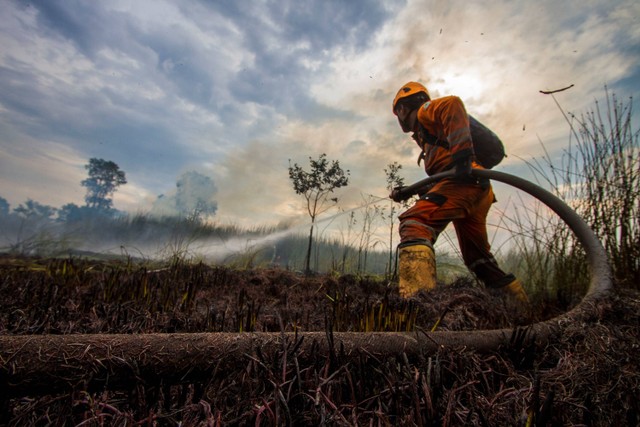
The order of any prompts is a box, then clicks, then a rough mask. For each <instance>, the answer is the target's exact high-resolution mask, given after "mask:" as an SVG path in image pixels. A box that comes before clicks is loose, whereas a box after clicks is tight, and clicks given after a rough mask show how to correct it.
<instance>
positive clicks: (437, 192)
mask: <svg viewBox="0 0 640 427" xmlns="http://www.w3.org/2000/svg"><path fill="white" fill-rule="evenodd" d="M393 113H394V114H395V115H396V116H397V117H398V122H399V123H400V127H401V128H402V131H403V132H405V133H409V132H412V138H413V139H414V140H415V142H416V143H417V144H418V146H419V147H420V150H421V153H420V157H419V159H418V163H420V162H421V161H423V162H424V168H425V171H426V172H427V174H428V175H433V174H436V173H439V172H444V171H446V170H449V169H454V170H455V174H454V176H453V177H452V178H448V179H444V180H441V181H439V182H438V183H436V184H435V185H434V186H433V187H431V188H430V189H429V190H428V191H427V193H426V194H423V195H421V197H420V198H419V199H418V200H417V201H416V203H415V204H414V205H413V206H412V207H411V208H409V209H408V210H407V211H406V212H404V213H402V214H401V215H400V217H399V220H400V226H399V232H400V244H399V245H398V250H399V258H400V259H399V288H400V294H401V295H402V296H403V297H410V296H412V295H414V294H415V293H416V292H418V291H420V290H427V291H428V290H431V289H433V288H435V285H436V262H435V253H434V245H435V242H436V240H437V239H438V235H439V234H440V233H442V231H444V229H445V227H446V226H447V225H448V224H449V223H450V222H453V226H454V227H455V230H456V235H457V237H458V243H459V245H460V251H461V252H462V258H463V260H464V263H465V265H466V266H467V268H469V270H471V271H472V272H473V273H474V274H475V276H476V277H477V278H478V279H479V280H481V281H482V282H483V283H484V285H485V286H487V287H489V288H496V289H502V290H504V291H505V292H506V295H507V296H509V297H513V298H515V299H516V300H518V301H520V302H522V303H528V298H527V294H526V292H525V291H524V289H523V287H522V284H521V283H520V281H519V280H518V279H517V278H516V277H515V276H514V275H513V274H507V273H505V272H504V271H503V270H502V269H501V268H500V267H499V266H498V263H497V262H496V260H495V258H494V257H493V255H492V253H491V248H490V245H489V241H488V237H487V224H486V218H487V214H488V212H489V208H490V207H491V204H492V203H494V202H495V201H496V200H495V197H494V194H493V190H492V188H491V184H490V183H489V181H488V180H484V179H480V180H478V179H475V178H473V177H472V176H471V169H472V168H482V166H480V165H479V164H478V163H476V162H475V161H474V153H473V145H472V140H471V132H470V128H469V117H468V115H467V112H466V110H465V107H464V104H463V103H462V101H461V100H460V98H458V97H456V96H446V97H443V98H437V99H431V97H430V96H429V91H428V90H427V88H426V87H424V86H423V85H422V84H420V83H416V82H409V83H407V84H405V85H404V86H402V88H401V89H400V90H399V91H398V93H397V95H396V96H395V98H394V100H393ZM389 197H391V199H392V200H394V201H396V202H401V201H404V200H405V199H406V196H403V195H402V192H401V189H395V190H393V191H392V192H391V194H390V195H389ZM409 197H410V196H409Z"/></svg>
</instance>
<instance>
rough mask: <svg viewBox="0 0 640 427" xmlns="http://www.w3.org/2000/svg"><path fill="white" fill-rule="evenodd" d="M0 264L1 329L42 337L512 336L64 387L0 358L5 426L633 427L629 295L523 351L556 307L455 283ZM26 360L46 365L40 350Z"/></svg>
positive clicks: (638, 343)
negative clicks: (430, 350)
mask: <svg viewBox="0 0 640 427" xmlns="http://www.w3.org/2000/svg"><path fill="white" fill-rule="evenodd" d="M0 270H1V271H0V274H1V276H0V277H1V279H0V333H1V335H2V336H3V337H13V336H25V335H29V336H30V335H33V336H50V337H51V343H52V344H51V345H55V336H59V335H64V336H73V335H76V334H96V336H103V337H108V336H109V335H108V334H128V335H129V336H131V334H134V335H136V334H152V333H200V332H216V333H220V332H223V333H234V334H235V333H239V332H242V333H249V332H262V331H270V332H287V333H288V332H292V333H295V332H296V331H297V332H304V331H319V332H322V333H325V334H326V335H327V336H328V337H330V336H331V335H332V333H334V332H338V331H354V332H371V331H407V332H410V333H417V334H420V333H424V332H428V331H430V330H432V329H433V328H434V327H436V328H437V329H438V330H455V331H470V330H477V329H494V328H514V330H515V331H517V332H518V333H517V334H514V338H515V337H516V336H517V337H520V338H521V339H514V340H513V341H512V343H511V345H510V346H508V348H502V349H499V350H497V351H492V352H489V353H479V352H475V351H472V350H470V349H461V348H444V347H443V348H442V349H441V350H440V351H439V352H438V353H437V354H433V355H424V357H417V358H408V357H407V356H406V354H404V353H403V351H402V349H401V348H398V349H393V351H391V352H389V353H386V354H372V353H367V352H362V353H360V354H357V355H356V357H354V355H349V357H347V355H345V354H344V353H343V351H341V349H340V348H339V346H338V348H334V349H332V350H331V351H328V352H325V351H323V350H322V349H321V347H320V346H318V347H314V346H301V345H300V342H297V341H296V340H295V339H293V340H292V341H291V342H289V343H287V344H286V345H283V347H282V348H281V349H280V350H277V351H269V352H266V351H261V349H260V348H252V349H250V350H249V351H247V352H245V353H243V355H242V357H238V358H237V360H236V361H235V362H234V363H233V364H232V366H225V369H219V367H217V366H211V367H210V369H209V370H208V371H206V372H203V373H201V374H200V376H199V377H198V378H197V379H193V378H190V379H189V381H175V380H174V379H173V377H171V376H169V375H167V376H166V380H163V378H159V379H158V378H156V377H155V376H153V375H146V374H145V372H142V371H136V370H135V367H131V372H132V374H131V377H130V378H127V379H126V381H124V382H123V381H120V382H119V383H118V382H116V381H114V382H113V384H110V383H109V382H108V381H107V382H105V381H96V379H97V378H104V375H105V372H102V371H101V370H100V369H101V368H100V366H101V362H100V361H95V363H94V365H92V366H94V368H95V370H94V371H91V372H85V373H83V375H84V380H83V381H80V382H78V381H75V380H73V379H71V378H64V379H58V380H59V381H58V383H61V384H63V385H64V389H58V388H53V383H52V388H50V389H47V387H37V388H34V389H29V386H28V384H31V383H33V384H35V383H37V382H29V381H27V380H25V382H24V383H23V384H22V385H20V384H14V383H11V382H9V380H8V378H10V377H11V374H12V373H13V372H17V371H21V370H22V371H25V372H26V371H28V369H27V367H25V366H20V365H19V364H20V363H23V359H21V358H20V357H17V356H16V357H6V358H3V359H2V360H0V387H1V388H2V392H1V393H0V394H1V395H2V396H4V398H3V400H2V402H1V403H2V408H3V409H2V412H1V416H0V423H1V424H3V425H21V426H24V425H27V426H29V425H45V424H52V425H125V424H126V425H134V424H137V423H139V424H148V425H183V426H191V425H423V426H426V425H449V426H451V425H486V426H498V425H518V424H519V423H525V424H526V422H527V419H529V421H530V422H536V423H537V424H535V423H534V424H530V425H594V426H596V425H602V426H604V425H637V423H638V410H639V408H638V403H637V401H636V399H635V395H636V393H637V390H638V389H639V385H640V360H639V359H638V358H637V357H636V355H637V351H638V348H640V332H639V329H638V325H639V324H640V295H639V294H638V293H637V292H631V291H624V290H621V291H618V292H617V293H616V295H614V296H612V297H610V298H608V299H607V300H605V301H601V302H599V303H598V305H597V307H596V309H595V310H594V311H593V313H594V314H593V315H592V316H591V317H590V318H588V319H587V320H586V321H585V322H583V323H581V324H574V325H569V326H567V327H566V328H565V330H564V333H563V334H562V335H561V336H558V337H556V338H555V339H554V340H552V342H551V343H550V344H549V345H547V346H546V347H545V348H535V347H534V346H532V345H531V341H530V340H528V339H527V338H526V334H524V332H526V328H524V327H522V326H523V325H527V324H529V323H531V322H535V321H539V320H542V319H548V318H550V317H553V316H555V315H556V314H559V313H561V312H562V311H564V310H566V309H567V308H568V307H560V306H559V305H558V304H554V303H553V302H550V301H541V300H535V301H534V303H533V305H532V307H531V312H529V313H523V312H522V311H516V310H515V307H512V306H510V305H508V304H506V303H505V301H503V300H502V299H501V298H500V297H499V296H497V295H494V294H492V293H490V292H488V291H486V290H484V289H481V288H479V287H477V285H475V284H474V283H471V282H469V281H468V280H458V281H456V282H454V283H450V284H442V286H440V287H439V288H438V289H437V290H436V291H434V292H431V293H428V294H420V295H418V296H417V297H416V298H414V299H411V300H408V301H406V300H402V299H400V298H399V297H398V295H397V292H396V290H395V289H394V288H393V286H391V285H389V284H388V283H386V282H385V281H384V280H382V279H378V278H374V277H366V276H335V275H318V276H314V277H305V276H301V275H298V274H295V273H293V272H290V271H286V270H283V269H254V270H234V269H229V268H226V267H211V266H207V265H204V264H195V265H190V264H173V265H166V266H153V267H151V266H149V265H144V264H137V263H133V262H126V261H123V262H92V261H87V260H79V259H58V260H55V259H28V258H21V259H14V258H9V257H5V258H2V259H1V262H0ZM234 336H235V335H234ZM523 337H524V338H523ZM45 350H46V349H45ZM87 351H88V349H87ZM34 357H38V358H39V360H44V361H46V359H47V352H46V351H44V352H42V353H41V354H38V355H36V356H34ZM113 357H116V356H115V355H114V356H113ZM149 357H153V358H154V359H153V363H157V366H158V369H159V370H160V369H162V367H163V366H167V365H170V364H171V363H173V362H175V361H173V360H171V351H170V349H169V351H166V352H163V353H159V354H155V355H149ZM70 363H72V362H70ZM102 363H104V361H102ZM107 374H108V373H107ZM169 379H170V380H169ZM65 381H66V382H65ZM123 383H126V387H123V386H122V384H123ZM105 384H106V385H105ZM523 425H524V424H523Z"/></svg>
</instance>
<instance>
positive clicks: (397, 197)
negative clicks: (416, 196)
mask: <svg viewBox="0 0 640 427" xmlns="http://www.w3.org/2000/svg"><path fill="white" fill-rule="evenodd" d="M406 188H407V187H396V188H394V189H393V190H391V194H389V198H390V199H391V200H393V201H394V202H396V203H400V202H404V201H405V200H409V199H410V198H411V196H413V194H409V193H408V192H407V191H405V190H406Z"/></svg>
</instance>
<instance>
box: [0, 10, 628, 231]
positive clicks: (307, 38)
mask: <svg viewBox="0 0 640 427" xmlns="http://www.w3.org/2000/svg"><path fill="white" fill-rule="evenodd" d="M639 18H640V2H638V1H637V0H566V1H565V0H561V1H558V0H552V1H550V0H540V1H535V2H532V1H529V0H487V1H482V2H480V1H469V0H447V1H444V0H415V1H414V0H407V1H399V0H398V1H397V0H378V1H375V0H372V1H359V0H353V1H337V0H336V1H331V0H317V1H304V0H300V1H299V0H295V1H294V0H277V1H270V0H261V1H257V0H256V1H249V0H246V1H215V0H206V1H205V0H178V1H163V0H148V1H147V0H136V1H125V0H105V1H99V2H98V1H90V0H84V1H83V0H36V1H22V0H3V1H0V46H1V48H0V197H3V198H5V199H6V200H7V201H8V202H9V203H10V204H11V207H12V208H15V207H17V206H18V205H19V204H21V203H24V202H25V201H26V200H27V199H32V200H36V201H38V202H40V203H43V204H47V205H51V206H54V207H61V206H62V205H64V204H67V203H76V204H78V205H82V204H84V195H85V188H84V187H82V186H81V185H80V182H81V181H82V180H83V179H85V178H86V176H87V175H86V172H87V171H86V170H85V167H84V166H85V165H86V164H87V163H88V160H89V159H90V158H102V159H105V160H110V161H113V162H115V163H117V164H118V165H119V167H120V168H121V169H122V170H123V171H125V173H126V178H127V181H128V183H127V184H126V185H124V186H122V187H120V188H119V189H118V191H117V192H116V194H115V196H114V207H115V208H117V209H119V210H123V211H127V212H131V213H150V212H153V211H154V209H157V207H158V200H159V199H158V198H159V196H162V197H161V199H164V200H165V201H166V200H167V197H171V195H172V194H175V191H176V183H177V182H178V181H179V180H180V179H181V177H183V176H184V175H185V174H187V173H193V172H197V173H198V174H201V175H203V176H205V177H208V178H210V180H211V181H210V182H211V183H212V185H213V186H214V188H213V189H210V190H209V191H208V192H207V194H208V197H211V198H213V199H215V203H216V204H217V211H216V216H215V220H216V221H217V222H219V223H223V224H234V225H240V226H246V227H252V226H256V225H275V224H280V223H283V222H287V221H293V220H296V219H299V218H303V217H305V216H306V211H305V205H304V200H303V199H302V198H301V197H300V196H298V195H296V194H295V192H294V191H293V187H292V184H291V182H290V180H289V177H288V167H289V165H290V164H294V163H298V164H300V165H301V166H303V167H308V160H309V157H313V158H317V157H318V156H319V155H320V154H323V153H326V155H327V158H328V159H330V160H338V161H339V162H340V165H341V166H342V167H343V168H344V169H348V170H349V173H350V183H349V186H348V187H346V188H344V189H341V190H339V192H337V193H336V195H338V196H339V198H340V203H341V206H343V209H347V208H351V207H354V206H357V205H358V204H361V203H362V201H363V200H364V198H365V197H368V196H370V195H372V196H374V197H385V196H386V195H387V193H388V192H387V191H386V189H385V186H386V182H385V174H384V169H385V168H386V167H387V166H388V165H389V164H390V163H393V162H398V163H399V164H401V165H402V166H403V169H402V174H403V176H404V178H405V181H406V182H407V183H411V182H414V181H417V180H419V179H422V178H423V177H424V172H423V171H422V170H421V169H420V168H419V167H418V166H417V165H416V157H417V154H418V153H417V151H416V148H415V144H414V143H413V141H412V140H411V138H410V137H408V136H407V135H406V134H403V133H402V132H401V130H400V128H399V126H398V123H397V120H396V118H395V116H393V114H392V112H391V102H392V99H393V97H394V95H395V93H396V91H397V90H398V89H399V88H400V87H401V86H402V85H403V84H404V83H406V82H407V81H420V82H422V83H423V84H425V85H426V86H427V87H428V88H429V90H430V92H431V96H432V97H434V98H436V97H440V96H445V95H456V96H459V97H460V98H461V99H462V100H463V101H464V103H465V105H466V108H467V111H468V112H469V113H470V114H472V115H474V116H475V117H476V118H478V119H479V120H480V121H481V122H483V123H484V124H486V125H487V126H489V127H490V128H492V129H493V130H494V132H496V133H497V134H498V135H500V137H501V139H502V140H503V142H504V143H505V145H506V150H507V154H508V157H507V159H505V161H504V162H503V163H502V164H501V165H499V166H498V167H497V168H496V169H497V170H501V171H505V172H509V173H515V174H519V175H522V176H525V177H526V173H527V171H528V168H527V167H526V162H527V161H531V159H534V158H536V156H540V155H541V154H542V144H541V142H542V143H543V144H544V147H545V148H546V149H547V150H548V151H549V153H550V155H551V156H559V155H560V154H561V152H562V150H564V149H566V146H567V144H568V141H569V128H568V125H567V123H566V121H565V119H564V118H563V115H562V113H561V111H560V109H559V108H558V106H557V105H556V103H555V101H554V99H553V98H552V97H551V96H549V95H544V94H541V93H540V91H541V90H546V91H549V90H556V89H560V88H565V87H567V86H569V85H573V87H572V88H571V89H568V90H566V91H563V92H558V93H557V94H555V95H554V96H555V99H556V100H557V102H558V103H559V104H560V106H561V108H562V109H563V110H565V111H570V112H575V113H578V114H579V113H581V112H586V111H588V110H589V109H590V108H592V106H593V103H594V101H595V100H596V99H599V100H603V99H605V86H606V87H607V88H608V90H609V91H610V92H614V93H615V94H616V95H617V96H618V97H619V98H621V99H625V98H627V97H628V96H635V97H636V98H637V95H638V88H639V86H640V85H639V83H640V60H639V59H640V22H639ZM205 181H207V182H209V180H205Z"/></svg>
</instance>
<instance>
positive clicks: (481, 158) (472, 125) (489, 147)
mask: <svg viewBox="0 0 640 427" xmlns="http://www.w3.org/2000/svg"><path fill="white" fill-rule="evenodd" d="M469 129H470V131H471V141H472V142H473V151H474V153H475V155H476V162H478V163H479V164H480V165H481V166H482V167H483V168H485V169H491V168H493V167H495V166H497V165H498V164H499V163H500V162H501V161H502V159H504V158H505V157H507V155H506V154H505V151H504V144H503V143H502V141H501V140H500V138H498V135H496V134H495V133H493V131H492V130H491V129H489V128H488V127H486V126H485V125H483V124H482V123H480V122H479V121H478V120H477V119H476V118H475V117H473V116H471V115H469ZM420 133H421V136H422V139H423V140H424V141H425V142H426V143H427V144H431V145H439V146H441V147H444V148H449V143H448V142H447V141H441V140H439V139H438V138H437V137H436V136H435V135H431V134H430V133H429V132H427V130H426V129H425V128H424V127H423V126H422V125H420ZM422 156H424V153H421V155H420V157H419V158H418V164H420V161H421V160H422Z"/></svg>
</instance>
